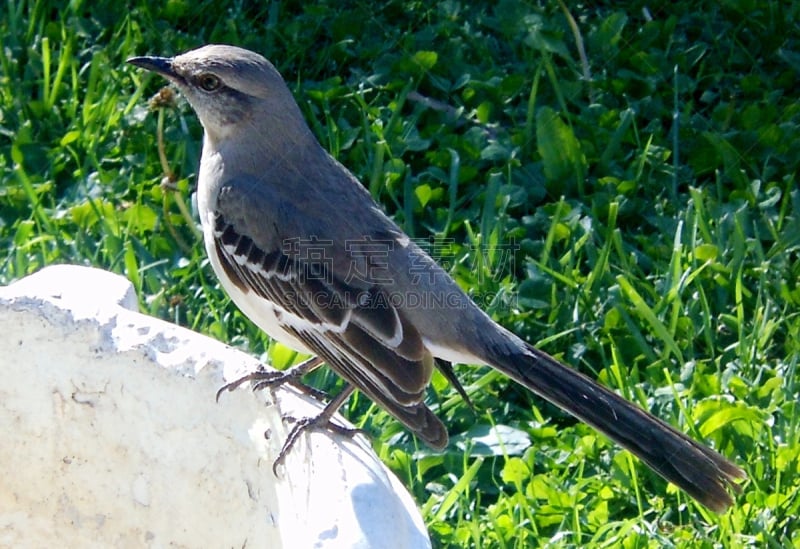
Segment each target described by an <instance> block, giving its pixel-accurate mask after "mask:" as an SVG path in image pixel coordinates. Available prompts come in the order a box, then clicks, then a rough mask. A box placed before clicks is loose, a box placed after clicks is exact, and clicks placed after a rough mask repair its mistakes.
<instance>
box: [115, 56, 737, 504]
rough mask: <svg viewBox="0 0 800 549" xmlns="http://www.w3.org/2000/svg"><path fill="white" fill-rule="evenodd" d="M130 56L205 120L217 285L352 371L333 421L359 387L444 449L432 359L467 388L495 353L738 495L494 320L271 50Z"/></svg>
mask: <svg viewBox="0 0 800 549" xmlns="http://www.w3.org/2000/svg"><path fill="white" fill-rule="evenodd" d="M128 62H129V63H131V64H133V65H135V66H137V67H140V68H143V69H146V70H149V71H152V72H155V73H157V74H160V75H161V76H163V77H165V78H166V79H167V80H169V81H171V82H172V83H173V84H174V85H175V86H176V87H177V89H178V90H179V92H180V93H181V94H182V95H183V96H184V97H185V98H186V100H187V101H188V103H189V105H190V106H191V107H192V109H193V110H194V111H195V113H196V115H197V116H198V118H199V120H200V123H201V125H202V127H203V129H204V133H203V144H202V152H201V159H200V165H199V170H198V180H197V207H198V208H197V209H198V212H199V217H200V223H201V226H202V231H203V241H204V244H205V248H206V252H207V254H208V257H209V260H210V263H211V266H212V268H213V271H214V272H215V274H216V276H217V277H218V278H219V281H220V283H221V285H222V287H223V289H224V290H225V291H226V292H227V293H228V295H229V296H230V297H231V299H232V300H233V302H234V303H235V304H236V305H237V306H238V307H239V309H240V310H241V311H242V312H243V313H244V314H245V315H246V316H247V317H249V318H250V319H251V320H252V321H253V322H254V323H255V324H256V325H257V326H258V327H259V328H260V329H262V330H263V331H264V332H266V333H267V335H269V336H270V337H271V338H272V339H274V340H277V341H280V342H282V343H283V344H285V345H286V346H288V347H290V348H292V349H295V350H297V351H299V352H302V353H305V354H308V355H310V356H312V357H314V358H312V359H310V360H309V361H307V362H306V363H304V365H303V368H301V369H300V373H304V372H306V371H308V370H310V369H313V368H315V367H318V366H319V365H320V364H322V363H325V364H327V366H328V367H330V368H331V369H333V370H334V371H335V372H336V373H337V374H338V375H339V376H341V377H342V378H343V379H344V380H345V382H346V383H347V385H346V387H345V389H344V390H343V391H342V392H341V393H340V394H339V395H337V396H336V397H334V399H333V400H332V401H331V402H330V403H329V404H328V406H327V407H326V408H325V411H324V412H323V413H322V414H321V417H322V418H323V421H328V420H329V419H330V416H331V415H332V413H333V412H334V411H335V409H336V408H338V407H339V406H341V405H342V404H343V403H344V402H345V401H346V399H347V397H348V396H349V395H350V393H351V392H352V391H353V390H354V389H358V390H360V391H361V392H362V393H364V394H365V395H366V396H368V397H369V398H370V399H371V400H372V401H374V402H375V403H377V404H378V405H380V406H381V407H382V408H383V409H385V410H386V411H387V412H388V413H389V414H391V415H392V416H393V417H394V418H395V419H397V420H398V421H400V422H401V423H402V424H403V425H405V427H406V428H408V429H409V430H410V431H411V432H413V433H414V434H415V435H416V436H417V437H419V438H420V439H421V440H423V441H424V442H425V443H426V444H427V445H429V446H430V447H432V448H433V449H435V450H442V449H443V448H445V447H446V445H447V444H448V432H447V428H446V427H445V425H444V424H443V423H442V421H441V420H440V419H439V418H438V417H437V416H436V415H435V414H434V413H433V412H432V411H431V409H430V408H429V407H428V406H427V404H426V403H425V394H426V389H427V387H428V385H429V382H430V380H431V376H432V374H433V371H434V369H435V368H439V369H441V370H442V372H443V373H444V374H445V376H446V377H447V378H448V379H449V380H450V381H454V382H455V383H456V386H457V388H458V389H459V392H461V393H462V395H463V394H464V391H463V389H462V388H461V386H460V385H458V383H457V380H456V378H455V375H454V374H453V371H452V368H451V365H452V364H453V363H459V364H468V365H470V364H471V365H488V366H490V367H492V368H494V369H496V370H499V371H500V372H502V373H503V374H505V375H506V376H508V377H510V378H511V379H513V380H514V381H516V382H517V383H519V384H521V385H522V386H524V387H525V388H527V389H528V390H530V391H532V392H533V393H535V394H537V395H539V396H540V397H543V398H544V399H546V400H548V401H549V402H551V403H553V404H555V405H556V406H558V407H559V408H561V409H563V410H565V411H566V412H568V413H569V414H571V415H573V416H575V417H576V418H577V419H579V420H581V421H583V422H585V423H587V424H588V425H590V426H592V427H594V428H595V429H597V430H598V431H600V432H601V433H603V434H605V435H606V436H608V437H609V438H611V439H612V440H613V441H615V442H616V443H618V444H619V445H621V446H622V447H624V448H626V449H627V450H629V451H630V452H632V453H633V454H634V455H636V456H637V457H638V458H639V459H641V460H642V461H643V462H644V463H645V464H647V465H648V466H649V467H650V468H652V469H653V470H654V471H655V472H657V473H658V474H660V475H661V476H662V477H664V478H665V479H666V480H668V481H670V482H672V483H673V484H675V485H676V486H678V487H680V488H681V489H683V490H684V491H685V492H686V493H688V494H689V495H690V496H692V497H693V498H694V499H696V500H697V501H699V502H700V503H701V504H703V505H704V506H705V507H707V508H709V509H711V510H713V511H716V512H723V511H724V510H725V509H727V508H728V507H729V506H730V505H732V503H733V498H732V496H731V491H737V492H738V491H740V490H741V486H740V485H739V482H737V481H739V480H740V479H744V478H746V475H745V472H744V470H743V469H742V468H740V467H739V466H737V465H736V464H734V463H733V462H731V461H729V460H728V459H727V458H726V457H724V456H722V455H721V454H720V453H718V452H716V451H715V450H713V449H711V448H710V447H708V446H706V445H703V444H701V443H699V442H696V441H695V440H693V439H692V438H690V437H689V436H687V435H685V434H684V433H682V432H680V431H679V430H677V429H676V428H674V427H672V426H671V425H669V424H668V423H666V422H665V421H663V420H661V419H659V418H657V417H655V416H653V415H651V414H650V413H649V412H647V411H645V410H644V409H643V408H641V407H639V406H637V405H635V404H633V403H631V402H629V401H628V400H626V399H625V398H623V397H621V396H620V395H618V394H617V393H615V392H613V391H612V390H610V389H608V388H606V387H604V386H602V385H600V384H599V383H598V382H596V381H595V380H593V379H591V378H590V377H588V376H587V375H585V374H583V373H580V372H578V371H577V370H575V369H573V368H571V367H569V366H566V365H564V364H562V363H561V362H559V361H558V360H556V359H555V358H553V357H551V356H550V355H548V354H547V353H545V352H543V351H541V350H539V349H537V348H536V347H534V346H533V345H531V344H529V343H527V342H526V341H524V340H523V339H521V338H520V337H518V336H517V335H515V334H514V333H512V332H511V331H509V330H507V329H506V328H504V327H502V326H500V325H499V324H498V323H496V322H495V321H494V320H492V319H491V317H489V316H488V315H487V314H486V313H485V312H484V311H483V310H482V309H481V308H480V307H479V306H478V305H477V304H476V303H474V302H473V301H472V300H471V299H470V297H469V296H468V295H467V294H466V293H465V292H464V291H463V290H462V289H461V288H460V287H459V286H458V285H457V284H456V282H455V281H454V280H453V278H451V276H450V275H449V274H448V273H447V272H446V271H445V270H444V269H443V268H441V267H440V266H439V265H438V264H437V263H436V262H435V261H434V260H433V259H432V258H431V257H430V256H429V255H428V254H427V253H426V252H425V251H423V250H422V249H421V248H420V247H419V246H418V245H417V244H416V243H415V242H414V241H413V240H412V239H411V238H409V236H408V235H407V234H406V233H404V232H403V230H402V229H401V228H400V227H399V226H398V225H397V224H396V223H395V222H394V221H393V220H392V219H390V217H389V216H387V215H386V213H385V212H384V211H383V209H382V208H381V207H380V206H379V205H378V204H377V203H376V202H375V201H374V200H373V198H372V197H371V195H370V193H369V192H368V191H367V189H365V187H364V186H363V185H362V184H361V182H360V181H359V180H358V179H357V178H356V177H355V176H354V175H353V174H352V173H351V172H350V171H349V170H348V169H347V168H346V167H345V166H343V165H342V164H341V163H339V162H338V161H337V160H336V159H335V158H334V157H333V156H332V155H331V154H330V153H328V152H327V151H326V150H325V149H324V147H323V146H322V145H321V144H320V142H319V141H318V140H317V139H316V137H315V136H314V134H313V133H312V131H311V129H310V128H309V126H308V125H307V123H306V122H305V120H304V117H303V114H302V111H301V110H300V107H299V106H298V104H297V102H296V100H295V98H294V96H293V95H292V93H291V91H290V89H289V88H288V86H287V85H286V83H285V81H284V79H283V77H282V76H281V74H280V73H279V72H278V70H277V69H276V68H275V66H274V65H273V64H272V63H270V62H269V61H268V60H267V59H266V58H264V57H263V56H262V55H260V54H258V53H255V52H253V51H250V50H246V49H243V48H239V47H236V46H230V45H220V44H211V45H206V46H202V47H199V48H197V49H194V50H191V51H188V52H185V53H182V54H180V55H177V56H174V57H158V56H140V57H133V58H130V59H128ZM315 421H316V420H314V419H309V420H308V421H306V422H305V423H303V426H308V425H312V424H314V423H315ZM299 432H300V431H299V430H295V431H293V432H292V433H290V435H289V440H287V443H289V442H290V441H291V440H292V437H293V436H294V437H296V436H299ZM284 448H286V446H284Z"/></svg>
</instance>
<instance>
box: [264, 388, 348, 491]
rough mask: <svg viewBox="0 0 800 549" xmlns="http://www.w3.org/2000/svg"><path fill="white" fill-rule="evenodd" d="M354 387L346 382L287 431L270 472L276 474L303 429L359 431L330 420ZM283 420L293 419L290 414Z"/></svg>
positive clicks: (345, 433)
mask: <svg viewBox="0 0 800 549" xmlns="http://www.w3.org/2000/svg"><path fill="white" fill-rule="evenodd" d="M354 390H355V387H354V386H353V385H350V384H348V385H347V386H346V387H345V388H344V389H342V392H340V393H339V394H338V395H336V398H334V399H333V400H331V401H330V402H329V403H328V404H327V405H326V406H325V408H324V409H323V410H322V412H320V413H319V414H317V415H316V416H313V417H305V418H303V419H301V420H299V421H297V424H296V425H295V426H294V427H293V428H292V430H291V431H289V436H287V437H286V442H284V443H283V447H282V448H281V451H280V453H279V454H278V458H277V459H276V460H275V462H274V463H273V464H272V472H273V473H275V476H278V465H280V464H281V463H283V460H284V459H285V458H286V456H287V455H288V454H289V452H290V451H291V449H292V446H294V445H295V443H296V442H297V439H299V438H300V435H302V434H303V433H304V432H305V431H308V430H311V429H328V430H330V431H333V432H334V433H337V434H339V435H343V436H346V437H353V436H355V435H356V434H358V433H360V432H361V429H350V428H348V427H342V426H341V425H337V424H336V423H333V421H331V417H332V416H333V414H335V413H336V411H337V410H338V409H339V408H341V407H342V404H344V403H345V401H346V400H347V399H348V398H349V397H350V395H351V394H353V391H354ZM284 419H285V420H288V419H294V418H292V417H291V416H288V417H285V418H284Z"/></svg>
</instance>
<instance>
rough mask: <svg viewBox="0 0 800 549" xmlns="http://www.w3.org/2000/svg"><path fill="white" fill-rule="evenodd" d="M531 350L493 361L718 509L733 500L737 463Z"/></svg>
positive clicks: (739, 475)
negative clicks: (525, 353) (527, 354)
mask: <svg viewBox="0 0 800 549" xmlns="http://www.w3.org/2000/svg"><path fill="white" fill-rule="evenodd" d="M529 350H530V353H531V355H529V356H525V355H514V356H509V355H505V356H502V357H496V360H495V361H494V363H493V364H492V366H494V367H495V368H497V369H498V370H500V371H502V372H503V373H505V374H506V375H508V376H509V377H511V378H513V379H514V380H516V381H517V382H519V383H521V384H522V385H524V386H525V387H527V388H528V389H530V390H531V391H533V392H534V393H536V394H538V395H540V396H542V397H544V398H546V399H547V400H549V401H550V402H552V403H553V404H555V405H557V406H559V407H560V408H563V409H564V410H566V411H567V412H569V413H570V414H572V415H574V416H575V417H577V418H578V419H580V420H582V421H584V422H586V423H587V424H589V425H591V426H592V427H594V428H595V429H597V430H599V431H600V432H602V433H604V434H605V435H606V436H608V437H609V438H611V439H612V440H614V441H615V442H617V443H618V444H620V445H621V446H623V447H624V448H626V449H628V450H630V451H631V452H632V453H633V454H635V455H636V456H637V457H639V459H641V460H642V461H644V462H645V463H646V464H647V465H649V466H650V467H651V468H652V469H653V470H654V471H656V472H657V473H658V474H660V475H661V476H662V477H664V478H665V479H667V480H668V481H670V482H672V483H673V484H675V485H676V486H678V487H680V488H682V489H683V490H685V491H686V492H687V493H688V494H689V495H690V496H692V497H693V498H695V499H696V500H697V501H699V502H700V503H702V504H703V505H705V506H706V507H708V508H709V509H712V510H713V511H716V512H718V513H719V512H722V511H724V510H725V509H727V508H728V507H729V506H730V505H731V504H732V503H733V499H732V498H731V496H730V494H729V492H728V489H729V488H733V489H735V490H736V491H737V492H738V491H740V490H741V488H740V487H739V486H738V484H736V483H734V480H736V479H743V478H745V477H746V475H745V472H744V471H743V470H742V469H741V468H740V467H738V466H737V465H735V464H733V463H731V462H730V461H728V460H727V459H726V458H725V457H723V456H722V455H720V454H719V453H717V452H715V451H714V450H712V449H711V448H708V447H707V446H704V445H702V444H700V443H698V442H695V441H694V440H692V439H691V438H689V437H688V436H686V435H685V434H683V433H681V432H680V431H677V430H676V429H675V428H673V427H672V426H670V425H668V424H667V423H665V422H663V421H662V420H660V419H658V418H656V417H654V416H652V415H650V414H649V413H647V412H645V411H644V410H642V409H641V408H639V407H638V406H636V405H634V404H632V403H630V402H628V401H627V400H625V399H624V398H622V397H620V396H619V395H617V394H616V393H613V392H611V391H610V390H608V389H606V388H605V387H603V386H601V385H599V384H598V383H597V382H595V381H594V380H592V379H591V378H589V377H587V376H585V375H583V374H581V373H580V372H577V371H575V370H573V369H572V368H568V367H566V366H564V365H562V364H561V363H559V362H558V361H557V360H555V359H554V358H552V357H551V356H549V355H547V354H545V353H543V352H542V351H539V350H537V349H534V348H533V347H529Z"/></svg>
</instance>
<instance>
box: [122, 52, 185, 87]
mask: <svg viewBox="0 0 800 549" xmlns="http://www.w3.org/2000/svg"><path fill="white" fill-rule="evenodd" d="M128 63H130V64H131V65H136V66H137V67H141V68H143V69H147V70H149V71H153V72H156V73H158V74H160V75H161V76H163V77H165V78H168V79H170V80H173V81H177V80H180V79H181V78H180V76H179V75H178V73H176V72H175V69H174V68H173V66H172V59H171V58H169V57H152V56H149V55H146V56H143V57H131V58H130V59H128Z"/></svg>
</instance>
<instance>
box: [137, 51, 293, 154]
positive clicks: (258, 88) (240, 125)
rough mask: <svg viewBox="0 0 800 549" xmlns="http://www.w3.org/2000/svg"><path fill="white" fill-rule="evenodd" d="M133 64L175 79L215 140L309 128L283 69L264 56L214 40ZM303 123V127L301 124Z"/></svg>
mask: <svg viewBox="0 0 800 549" xmlns="http://www.w3.org/2000/svg"><path fill="white" fill-rule="evenodd" d="M128 63H131V64H133V65H136V66H137V67H141V68H143V69H147V70H150V71H153V72H156V73H158V74H160V75H162V76H164V77H165V78H167V79H168V80H170V81H171V82H173V83H174V84H175V85H176V86H177V87H178V89H179V90H180V91H181V93H182V94H183V95H184V97H186V99H187V100H188V101H189V104H190V105H191V106H192V108H193V109H194V111H195V112H196V113H197V116H198V117H199V118H200V122H201V123H202V124H203V127H204V128H205V130H206V133H207V134H208V137H209V138H211V139H212V140H213V141H216V142H218V143H219V142H222V141H225V140H228V141H230V140H234V141H235V140H236V136H237V135H240V136H250V137H251V138H252V137H253V136H254V133H253V132H254V130H255V131H256V133H261V132H269V133H274V132H278V133H288V134H291V133H292V131H295V132H296V131H299V132H300V133H305V131H306V130H307V126H306V125H305V122H303V118H302V115H301V113H300V109H299V107H298V106H297V103H296V102H295V100H294V98H293V97H292V94H291V92H290V91H289V89H288V87H287V86H286V83H285V82H284V80H283V78H282V77H281V75H280V73H279V72H278V71H277V69H276V68H275V67H274V66H273V65H272V63H270V62H269V61H267V60H266V59H265V58H264V57H262V56H261V55H259V54H257V53H254V52H251V51H248V50H245V49H242V48H237V47H235V46H225V45H208V46H203V47H201V48H198V49H196V50H192V51H189V52H186V53H183V54H181V55H178V56H175V57H152V56H145V57H133V58H131V59H128ZM298 125H299V127H297V126H298Z"/></svg>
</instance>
